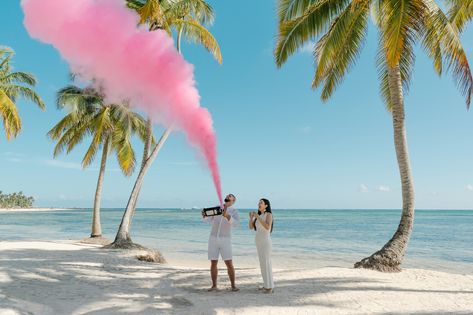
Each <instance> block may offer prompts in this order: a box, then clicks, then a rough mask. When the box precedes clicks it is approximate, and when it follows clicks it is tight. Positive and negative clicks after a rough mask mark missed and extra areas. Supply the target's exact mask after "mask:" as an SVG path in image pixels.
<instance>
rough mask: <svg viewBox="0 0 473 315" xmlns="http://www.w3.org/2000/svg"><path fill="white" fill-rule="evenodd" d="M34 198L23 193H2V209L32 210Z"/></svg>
mask: <svg viewBox="0 0 473 315" xmlns="http://www.w3.org/2000/svg"><path fill="white" fill-rule="evenodd" d="M33 203H34V198H33V197H28V196H25V195H23V192H22V191H20V192H19V193H13V194H4V193H3V192H2V191H0V208H31V207H33Z"/></svg>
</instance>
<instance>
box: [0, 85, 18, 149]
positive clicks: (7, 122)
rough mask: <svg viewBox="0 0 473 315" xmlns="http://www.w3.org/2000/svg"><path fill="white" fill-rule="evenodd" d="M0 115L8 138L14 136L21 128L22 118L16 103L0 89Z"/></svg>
mask: <svg viewBox="0 0 473 315" xmlns="http://www.w3.org/2000/svg"><path fill="white" fill-rule="evenodd" d="M0 115H1V117H2V120H3V128H4V130H5V134H6V137H7V140H10V139H11V138H14V137H16V136H17V135H18V133H19V132H20V130H21V119H20V116H19V115H18V111H17V109H16V106H15V103H14V102H13V101H12V100H11V99H10V97H8V95H7V94H6V93H5V92H4V91H2V90H1V89H0Z"/></svg>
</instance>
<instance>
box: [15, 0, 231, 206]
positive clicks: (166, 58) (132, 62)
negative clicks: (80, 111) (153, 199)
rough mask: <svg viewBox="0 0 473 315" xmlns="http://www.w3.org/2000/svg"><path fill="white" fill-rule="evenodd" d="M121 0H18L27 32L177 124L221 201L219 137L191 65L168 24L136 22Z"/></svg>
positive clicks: (112, 94) (116, 94)
mask: <svg viewBox="0 0 473 315" xmlns="http://www.w3.org/2000/svg"><path fill="white" fill-rule="evenodd" d="M124 2H125V1H123V0H79V1H78V0H22V7H23V11H24V13H25V20H24V24H25V27H26V29H27V30H28V32H29V34H30V36H32V37H33V38H36V39H38V40H40V41H42V42H45V43H48V44H51V45H53V46H54V47H55V48H56V49H57V50H58V51H59V52H60V53H61V55H62V57H63V58H64V59H66V60H67V61H68V62H69V64H70V66H71V70H72V71H73V72H75V73H79V74H80V76H81V77H82V78H84V79H86V80H90V81H92V80H94V81H95V82H98V84H100V87H101V88H102V89H103V90H104V92H105V94H106V97H107V100H108V101H111V102H119V101H122V100H130V101H131V104H132V105H133V106H135V107H136V108H139V109H141V110H144V111H145V112H146V113H148V115H150V117H152V119H153V121H155V122H159V123H161V124H164V125H165V126H166V127H170V126H171V127H172V128H173V129H179V130H182V131H183V132H184V133H185V134H186V136H187V139H188V142H189V143H190V144H192V145H193V146H196V147H197V148H198V149H199V150H200V152H201V153H202V154H203V156H204V157H205V159H206V160H207V164H208V167H209V169H210V171H211V174H212V178H213V181H214V184H215V188H216V190H217V194H218V197H219V199H220V202H222V197H221V185H220V175H219V170H218V164H217V152H216V137H215V132H214V130H213V127H212V117H211V115H210V113H209V112H208V111H207V110H206V109H205V108H202V107H201V106H200V96H199V93H198V91H197V89H196V87H195V81H194V75H193V70H194V69H193V66H192V65H191V64H189V63H187V62H186V61H185V60H184V58H183V57H182V56H181V55H180V54H179V53H178V51H177V50H176V49H175V47H174V42H173V39H172V38H171V37H169V36H168V34H167V33H166V32H165V31H161V30H158V31H153V32H148V30H147V29H146V28H142V27H138V26H137V25H138V21H139V18H138V16H137V14H135V13H134V12H133V11H131V10H130V9H128V8H126V7H125V4H124Z"/></svg>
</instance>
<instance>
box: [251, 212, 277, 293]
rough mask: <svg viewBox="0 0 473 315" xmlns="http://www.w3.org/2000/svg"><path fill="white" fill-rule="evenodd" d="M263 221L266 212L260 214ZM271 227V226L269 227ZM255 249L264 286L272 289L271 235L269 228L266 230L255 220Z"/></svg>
mask: <svg viewBox="0 0 473 315" xmlns="http://www.w3.org/2000/svg"><path fill="white" fill-rule="evenodd" d="M260 217H261V219H262V220H263V221H266V213H263V214H262V215H260ZM270 229H271V228H270ZM255 243H256V249H257V250H258V258H259V264H260V268H261V276H263V283H264V288H266V289H273V288H274V282H273V269H272V266H271V251H272V244H271V236H270V230H266V229H265V228H264V227H263V226H262V225H261V223H260V222H259V221H258V220H256V236H255Z"/></svg>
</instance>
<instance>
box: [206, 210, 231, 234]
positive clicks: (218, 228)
mask: <svg viewBox="0 0 473 315" xmlns="http://www.w3.org/2000/svg"><path fill="white" fill-rule="evenodd" d="M227 214H228V215H230V220H227V218H224V217H223V215H218V216H213V217H206V218H205V219H204V220H205V221H207V222H209V223H210V224H211V225H212V230H211V232H210V236H211V237H216V238H220V237H232V228H235V227H237V226H238V225H240V215H239V214H238V211H237V210H236V209H235V208H233V207H228V208H227Z"/></svg>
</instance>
